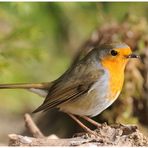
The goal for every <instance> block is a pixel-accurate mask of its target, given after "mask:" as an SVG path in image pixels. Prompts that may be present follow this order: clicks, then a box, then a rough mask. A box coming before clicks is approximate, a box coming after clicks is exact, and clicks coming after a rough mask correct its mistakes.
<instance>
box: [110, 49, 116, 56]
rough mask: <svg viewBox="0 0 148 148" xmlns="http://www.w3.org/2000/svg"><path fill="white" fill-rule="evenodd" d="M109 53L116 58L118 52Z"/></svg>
mask: <svg viewBox="0 0 148 148" xmlns="http://www.w3.org/2000/svg"><path fill="white" fill-rule="evenodd" d="M110 53H111V55H112V56H116V55H117V54H118V52H117V51H116V50H111V52H110Z"/></svg>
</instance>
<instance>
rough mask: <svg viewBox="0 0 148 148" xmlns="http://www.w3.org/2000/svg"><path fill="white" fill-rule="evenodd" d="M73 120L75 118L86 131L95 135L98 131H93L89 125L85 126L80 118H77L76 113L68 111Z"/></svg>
mask: <svg viewBox="0 0 148 148" xmlns="http://www.w3.org/2000/svg"><path fill="white" fill-rule="evenodd" d="M67 114H68V115H69V116H70V117H71V118H72V119H73V120H75V121H76V122H77V123H78V124H79V125H80V126H81V127H82V128H83V129H84V130H85V131H86V132H88V133H90V134H93V135H95V136H97V135H96V133H95V132H94V131H92V130H91V129H89V128H88V127H87V126H85V125H84V124H83V123H82V122H81V121H80V120H79V119H77V118H76V117H75V116H74V115H72V114H70V113H67Z"/></svg>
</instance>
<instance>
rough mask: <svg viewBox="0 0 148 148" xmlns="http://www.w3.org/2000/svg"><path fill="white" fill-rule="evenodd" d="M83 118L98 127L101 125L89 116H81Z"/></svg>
mask: <svg viewBox="0 0 148 148" xmlns="http://www.w3.org/2000/svg"><path fill="white" fill-rule="evenodd" d="M80 117H81V118H83V119H85V120H86V121H88V122H90V123H91V124H93V125H94V126H96V127H100V126H101V124H99V123H98V122H96V121H94V120H93V119H91V118H89V117H87V116H80Z"/></svg>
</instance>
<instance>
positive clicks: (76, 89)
mask: <svg viewBox="0 0 148 148" xmlns="http://www.w3.org/2000/svg"><path fill="white" fill-rule="evenodd" d="M132 58H140V56H139V55H136V54H134V53H133V52H132V50H131V48H130V47H129V46H128V45H127V44H125V43H106V44H102V45H100V46H96V47H94V48H93V49H92V50H91V51H90V52H89V53H88V54H87V55H86V56H85V57H83V58H82V59H80V60H79V61H78V62H76V64H74V65H72V66H71V67H69V68H68V70H66V72H65V73H64V74H62V75H61V76H60V77H59V78H57V79H56V80H54V81H52V82H44V83H31V84H30V83H20V84H0V89H6V88H10V89H11V88H21V89H27V90H29V91H31V92H34V93H36V94H38V95H40V96H42V97H45V100H44V101H43V103H42V104H41V105H40V106H39V107H38V108H37V109H36V110H34V111H33V113H36V112H39V111H47V110H50V109H52V108H58V109H59V111H62V112H65V113H67V114H68V115H69V116H70V117H71V118H73V119H74V120H75V121H76V122H77V123H78V124H79V125H80V126H81V127H82V128H83V129H84V130H85V131H86V132H89V133H91V134H94V131H92V130H91V129H90V128H88V127H87V126H86V125H84V124H83V123H82V122H81V121H80V120H79V119H78V118H77V116H79V117H81V118H83V119H85V120H87V121H88V122H90V123H92V124H93V125H95V126H97V127H99V126H100V124H99V123H98V122H96V121H94V120H93V119H91V118H92V117H94V116H97V115H99V114H100V113H101V112H103V111H104V110H105V109H106V108H108V107H109V106H110V105H111V104H113V102H114V101H115V100H116V99H117V98H118V96H119V94H120V92H121V90H122V86H123V83H124V73H125V72H124V71H125V67H126V65H127V63H128V61H129V59H132Z"/></svg>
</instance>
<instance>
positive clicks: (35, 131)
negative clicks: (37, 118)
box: [24, 113, 45, 138]
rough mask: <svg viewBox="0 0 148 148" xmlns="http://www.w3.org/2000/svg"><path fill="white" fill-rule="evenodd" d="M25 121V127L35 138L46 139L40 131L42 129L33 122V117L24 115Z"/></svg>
mask: <svg viewBox="0 0 148 148" xmlns="http://www.w3.org/2000/svg"><path fill="white" fill-rule="evenodd" d="M24 120H25V126H26V128H27V129H28V130H29V132H30V133H31V134H32V136H33V137H35V138H43V137H45V136H44V135H43V133H42V132H41V131H40V129H39V128H38V127H37V125H36V124H35V123H34V121H33V120H32V118H31V116H30V115H29V114H27V113H26V114H25V115H24Z"/></svg>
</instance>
